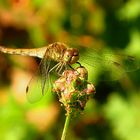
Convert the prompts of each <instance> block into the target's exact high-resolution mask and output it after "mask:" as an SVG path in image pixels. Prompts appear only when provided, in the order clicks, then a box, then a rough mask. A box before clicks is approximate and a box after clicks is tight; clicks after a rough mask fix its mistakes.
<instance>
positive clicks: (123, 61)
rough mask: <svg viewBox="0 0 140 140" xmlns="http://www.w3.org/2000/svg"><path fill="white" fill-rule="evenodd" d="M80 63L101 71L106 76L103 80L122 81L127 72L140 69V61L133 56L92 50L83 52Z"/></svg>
mask: <svg viewBox="0 0 140 140" xmlns="http://www.w3.org/2000/svg"><path fill="white" fill-rule="evenodd" d="M80 62H81V63H86V64H88V65H90V66H92V67H93V71H94V70H96V69H98V70H99V71H101V73H102V74H103V75H104V76H103V78H102V80H117V79H120V78H121V77H122V76H123V75H124V74H125V73H126V72H132V71H135V70H137V69H139V67H140V63H139V61H138V59H136V58H135V57H133V56H130V55H124V54H121V53H117V54H114V52H112V51H108V50H96V49H91V48H86V49H84V51H82V50H81V52H80Z"/></svg>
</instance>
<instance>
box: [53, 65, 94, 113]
mask: <svg viewBox="0 0 140 140" xmlns="http://www.w3.org/2000/svg"><path fill="white" fill-rule="evenodd" d="M87 80H88V72H87V70H86V69H85V68H84V67H82V66H81V67H78V68H76V69H75V70H74V69H72V70H65V71H64V72H63V74H62V75H61V77H60V78H59V79H57V80H56V81H55V82H54V84H53V91H54V92H55V93H57V94H58V96H59V101H60V102H61V103H62V104H63V105H64V106H65V109H66V111H67V113H70V112H72V111H73V110H83V109H84V107H85V105H86V103H87V101H88V99H89V98H90V97H92V96H93V95H94V94H95V87H94V85H93V84H91V83H89V82H88V81H87Z"/></svg>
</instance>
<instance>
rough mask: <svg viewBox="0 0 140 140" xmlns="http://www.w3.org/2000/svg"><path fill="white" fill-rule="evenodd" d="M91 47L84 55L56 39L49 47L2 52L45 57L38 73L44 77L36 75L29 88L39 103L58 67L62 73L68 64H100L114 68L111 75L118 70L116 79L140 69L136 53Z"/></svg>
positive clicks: (30, 98)
mask: <svg viewBox="0 0 140 140" xmlns="http://www.w3.org/2000/svg"><path fill="white" fill-rule="evenodd" d="M87 50H88V51H87ZM87 50H86V51H84V52H85V54H83V55H81V56H80V52H79V49H77V48H72V47H69V46H67V45H66V44H64V43H61V42H55V43H52V44H49V45H47V46H45V47H41V48H31V49H13V48H5V47H3V46H0V52H2V53H7V54H13V55H23V56H32V57H38V58H40V59H41V62H40V64H39V68H38V71H37V73H40V76H41V77H40V78H39V77H38V76H33V78H32V79H31V80H30V82H29V84H28V86H27V89H26V93H27V97H28V100H29V101H30V102H36V101H38V100H39V99H41V98H42V96H43V95H44V94H46V92H47V90H48V87H49V83H47V82H48V81H49V75H50V73H51V72H52V71H54V70H55V72H57V73H58V74H61V72H62V71H63V69H67V68H68V67H69V68H72V65H73V64H75V63H78V64H80V63H81V62H83V63H87V64H88V65H90V66H93V67H94V68H96V66H100V67H101V69H102V71H108V72H110V71H111V72H110V74H112V71H114V72H115V74H114V75H115V76H114V77H113V79H117V78H119V77H120V76H121V75H123V73H124V72H129V71H132V70H136V69H138V68H139V63H137V61H136V59H135V57H133V56H129V55H120V54H113V53H112V52H108V51H107V52H103V53H101V51H97V50H95V49H91V50H90V49H87ZM84 56H86V57H84ZM80 58H81V59H80ZM52 61H55V62H56V64H55V65H53V66H51V63H52ZM79 62H80V63H79ZM36 75H38V74H36ZM34 77H36V78H34ZM107 78H108V77H107ZM36 81H38V82H36Z"/></svg>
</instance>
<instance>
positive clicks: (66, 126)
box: [61, 113, 72, 140]
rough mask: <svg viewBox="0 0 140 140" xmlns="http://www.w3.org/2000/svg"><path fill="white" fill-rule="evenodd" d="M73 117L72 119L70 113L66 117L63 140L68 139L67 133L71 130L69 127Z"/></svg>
mask: <svg viewBox="0 0 140 140" xmlns="http://www.w3.org/2000/svg"><path fill="white" fill-rule="evenodd" d="M71 117H72V113H68V115H67V117H66V120H65V125H64V128H63V133H62V137H61V140H65V139H66V134H67V131H68V128H69V125H70V120H71Z"/></svg>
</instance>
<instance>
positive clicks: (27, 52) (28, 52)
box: [0, 46, 46, 58]
mask: <svg viewBox="0 0 140 140" xmlns="http://www.w3.org/2000/svg"><path fill="white" fill-rule="evenodd" d="M45 51H46V47H42V48H34V49H13V48H5V47H3V46H0V52H3V53H7V54H15V55H23V56H33V57H39V58H43V56H44V53H45Z"/></svg>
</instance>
